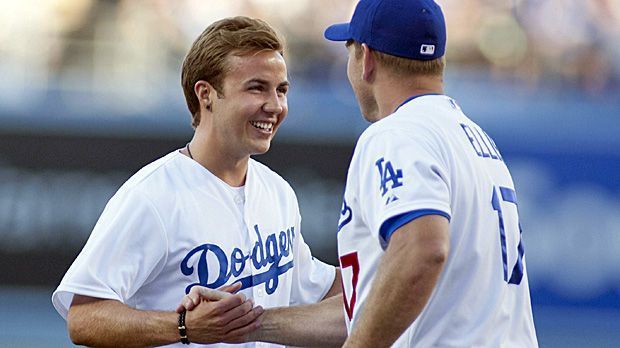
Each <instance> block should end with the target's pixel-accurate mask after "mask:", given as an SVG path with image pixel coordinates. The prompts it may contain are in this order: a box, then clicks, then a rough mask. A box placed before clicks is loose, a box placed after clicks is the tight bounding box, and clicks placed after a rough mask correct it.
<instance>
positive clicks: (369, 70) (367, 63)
mask: <svg viewBox="0 0 620 348" xmlns="http://www.w3.org/2000/svg"><path fill="white" fill-rule="evenodd" d="M361 46H362V80H364V81H368V82H371V80H372V79H373V76H374V72H375V66H376V63H377V61H376V59H375V56H374V54H372V49H371V48H370V47H368V45H366V44H365V43H363V44H362V45H361Z"/></svg>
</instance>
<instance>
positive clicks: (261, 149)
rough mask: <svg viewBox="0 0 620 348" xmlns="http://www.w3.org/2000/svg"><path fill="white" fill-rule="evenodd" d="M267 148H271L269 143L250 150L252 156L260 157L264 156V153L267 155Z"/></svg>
mask: <svg viewBox="0 0 620 348" xmlns="http://www.w3.org/2000/svg"><path fill="white" fill-rule="evenodd" d="M269 148H271V142H268V143H265V144H260V145H256V146H254V148H253V149H252V155H262V154H265V153H267V151H269Z"/></svg>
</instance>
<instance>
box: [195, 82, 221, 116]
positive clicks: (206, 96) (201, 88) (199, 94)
mask: <svg viewBox="0 0 620 348" xmlns="http://www.w3.org/2000/svg"><path fill="white" fill-rule="evenodd" d="M194 93H195V94H196V98H198V102H199V103H200V108H201V109H203V108H204V109H207V110H211V104H212V103H213V98H214V97H215V95H216V93H217V91H216V90H215V88H213V86H212V85H211V84H210V83H209V82H207V81H204V80H199V81H198V82H196V83H195V84H194Z"/></svg>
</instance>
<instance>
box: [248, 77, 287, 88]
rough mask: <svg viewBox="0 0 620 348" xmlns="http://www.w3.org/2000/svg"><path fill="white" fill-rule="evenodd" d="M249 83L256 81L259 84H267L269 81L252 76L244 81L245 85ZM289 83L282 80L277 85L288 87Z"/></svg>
mask: <svg viewBox="0 0 620 348" xmlns="http://www.w3.org/2000/svg"><path fill="white" fill-rule="evenodd" d="M251 83H258V84H261V85H269V81H267V80H264V79H261V78H253V79H250V80H247V81H246V82H245V84H246V85H248V84H251ZM289 85H290V83H289V82H288V81H282V82H280V83H279V84H278V87H283V86H286V87H288V86H289Z"/></svg>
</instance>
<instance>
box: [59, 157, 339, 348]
mask: <svg viewBox="0 0 620 348" xmlns="http://www.w3.org/2000/svg"><path fill="white" fill-rule="evenodd" d="M300 222H301V217H300V214H299V208H298V205H297V198H296V196H295V193H294V192H293V189H292V188H291V187H290V186H289V185H288V183H287V182H286V181H285V180H284V179H282V178H281V177H280V176H278V175H277V174H276V173H274V172H273V171H271V170H270V169H269V168H267V167H266V166H264V165H262V164H260V163H258V162H256V161H254V160H252V159H250V162H249V166H248V173H247V177H246V184H245V186H244V187H243V188H232V187H230V186H229V185H227V184H226V183H225V182H223V181H222V180H220V179H219V178H218V177H216V176H215V175H213V174H212V173H211V172H209V171H208V170H206V169H205V168H204V167H202V166H201V165H200V164H198V163H197V162H195V161H194V160H192V159H190V158H189V157H186V156H185V155H183V154H181V153H180V152H179V151H174V152H173V153H170V154H168V155H167V156H165V157H163V158H161V159H159V160H157V161H155V162H153V163H151V164H149V165H147V166H146V167H144V168H143V169H141V170H140V171H138V172H137V173H136V174H135V175H134V176H133V177H131V178H130V179H129V180H128V181H127V182H126V183H125V184H124V185H123V186H122V187H121V188H120V189H119V191H118V192H117V193H116V194H115V195H114V197H112V199H111V200H110V201H109V203H108V204H107V206H106V208H105V210H104V212H103V214H102V215H101V217H100V219H99V221H98V222H97V224H96V226H95V228H94V230H93V232H92V234H91V236H90V238H89V240H88V242H87V243H86V245H85V247H84V249H83V250H82V252H81V253H80V254H79V256H78V257H77V259H76V260H75V261H74V263H73V264H72V265H71V267H70V268H69V270H68V272H67V274H66V275H65V276H64V278H63V279H62V281H61V283H60V285H59V287H58V289H56V291H55V292H54V294H53V295H52V302H53V304H54V307H55V308H56V310H57V311H58V312H59V313H60V314H61V315H62V316H63V317H64V318H66V315H67V311H68V308H69V306H70V304H71V301H72V298H73V294H82V295H86V296H92V297H98V298H104V299H114V300H118V301H120V302H122V303H125V304H127V305H129V306H131V307H133V308H137V309H142V310H162V311H174V310H175V309H176V307H177V306H178V305H179V303H180V302H181V299H182V297H183V296H184V295H185V294H186V293H187V292H189V289H190V288H191V287H192V286H194V285H197V284H200V285H203V286H207V287H209V288H219V287H221V286H223V285H227V284H231V283H234V282H241V284H242V290H241V291H240V292H242V293H244V294H245V295H246V296H247V297H248V298H251V299H253V300H254V303H255V304H256V305H261V306H263V307H264V308H270V307H276V306H287V305H294V304H303V303H313V302H317V301H319V300H321V299H322V298H323V296H324V295H325V294H326V293H327V291H328V290H329V288H330V287H331V285H332V283H333V281H334V276H335V268H334V267H333V266H330V265H327V264H324V263H322V262H320V261H319V260H317V259H314V258H313V257H312V255H311V254H310V249H309V248H308V246H307V245H306V244H305V242H304V240H303V237H302V236H301V233H300ZM177 346H179V347H183V345H182V344H180V343H178V344H177ZM211 346H228V345H226V344H222V345H211ZM236 346H239V345H236ZM242 346H245V347H278V346H277V345H273V344H266V343H248V344H245V345H242Z"/></svg>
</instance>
